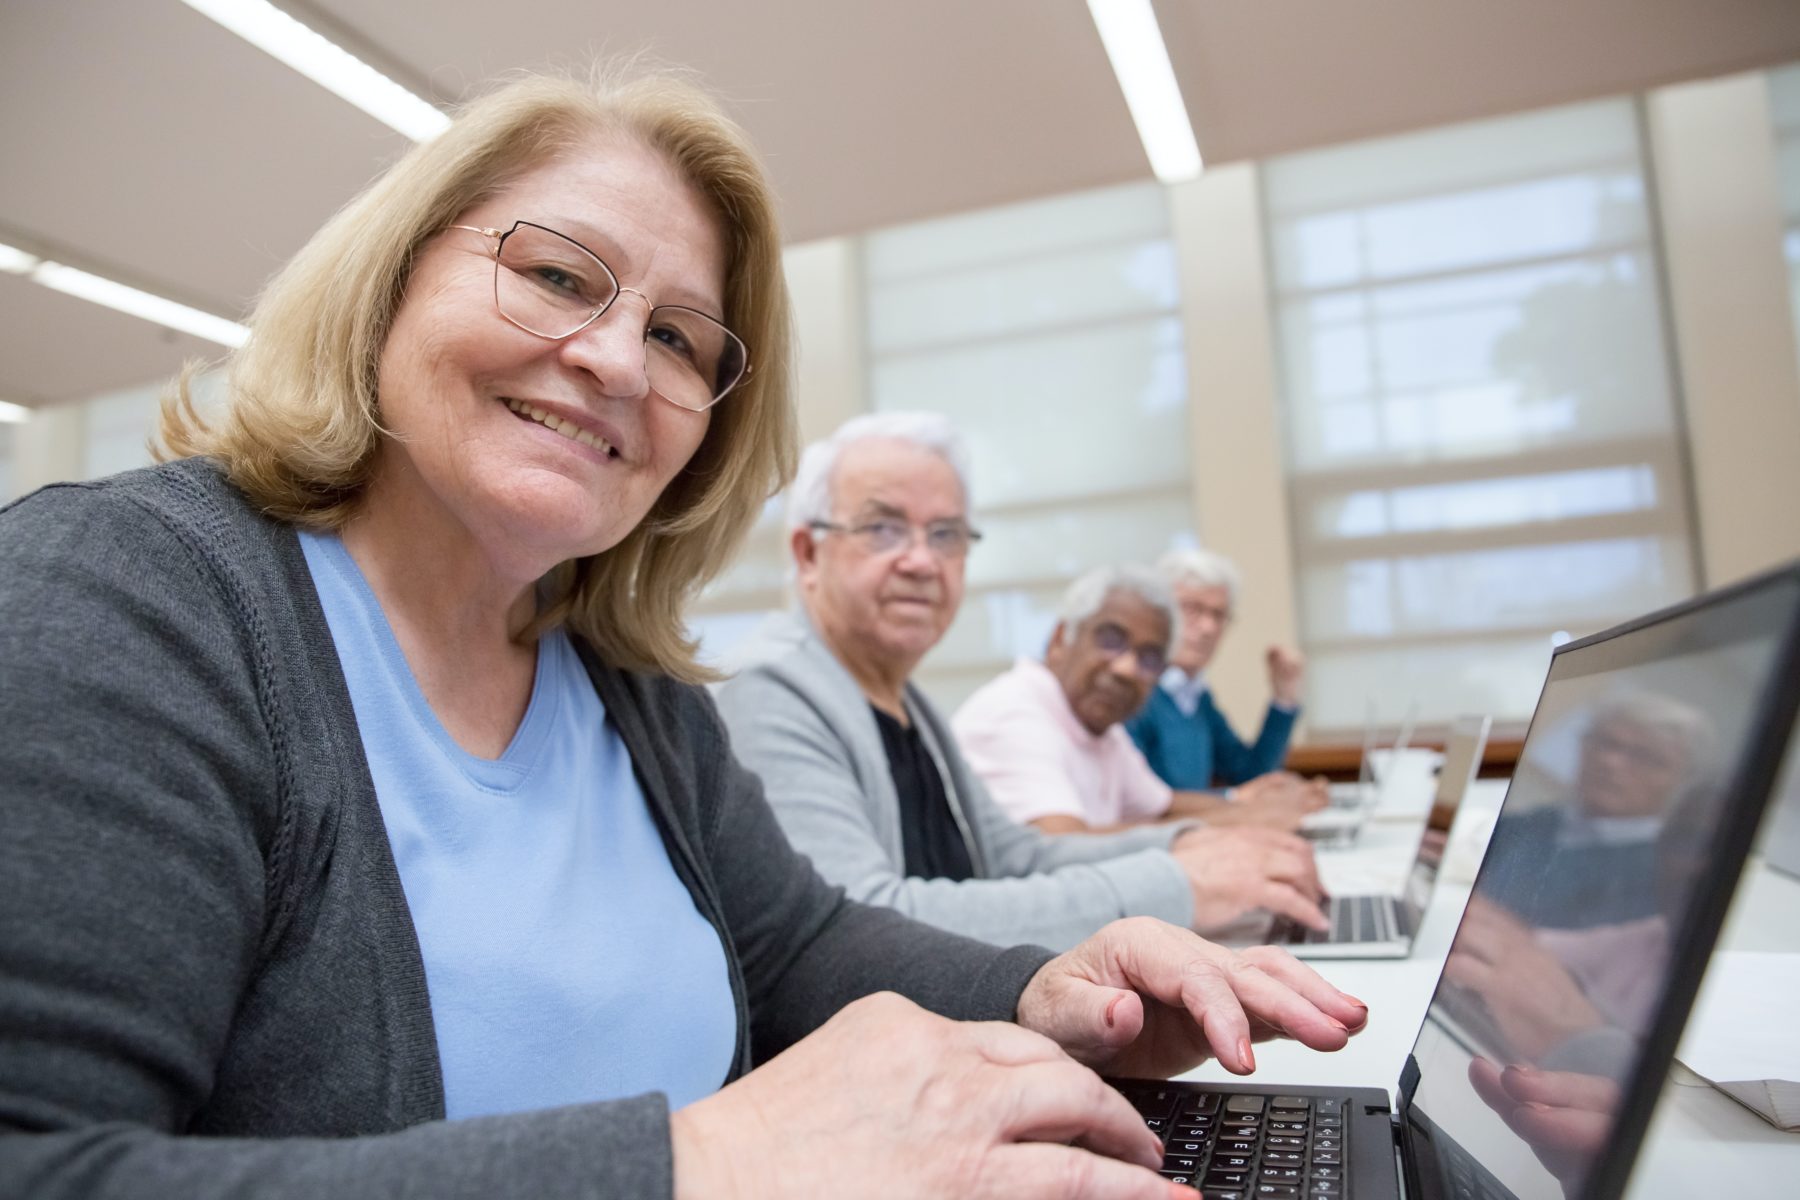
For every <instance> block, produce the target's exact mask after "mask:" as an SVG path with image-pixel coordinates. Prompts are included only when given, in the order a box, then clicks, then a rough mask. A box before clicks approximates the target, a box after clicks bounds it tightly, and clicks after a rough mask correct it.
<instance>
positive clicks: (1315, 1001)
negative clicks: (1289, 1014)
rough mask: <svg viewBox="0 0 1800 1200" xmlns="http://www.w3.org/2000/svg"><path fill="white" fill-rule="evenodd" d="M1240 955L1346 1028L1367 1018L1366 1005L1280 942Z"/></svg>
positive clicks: (1353, 1026) (1357, 1026) (1366, 1020)
mask: <svg viewBox="0 0 1800 1200" xmlns="http://www.w3.org/2000/svg"><path fill="white" fill-rule="evenodd" d="M1241 957H1243V958H1244V959H1246V960H1248V961H1249V962H1250V963H1252V964H1253V965H1255V967H1256V968H1257V969H1258V970H1260V971H1261V972H1262V973H1263V974H1265V975H1267V976H1268V977H1269V978H1271V979H1274V980H1278V981H1279V982H1281V983H1282V984H1285V985H1286V986H1287V987H1289V988H1292V989H1293V990H1294V991H1295V992H1297V993H1298V994H1299V995H1300V996H1301V997H1303V998H1304V999H1305V1000H1306V1001H1307V1003H1309V1004H1311V1005H1312V1006H1313V1007H1314V1008H1317V1009H1318V1010H1319V1011H1320V1012H1322V1013H1324V1014H1325V1015H1327V1016H1329V1017H1331V1018H1333V1019H1334V1020H1336V1021H1337V1022H1338V1023H1339V1024H1341V1025H1343V1026H1344V1027H1345V1028H1346V1029H1361V1028H1362V1027H1363V1026H1364V1025H1365V1024H1366V1023H1367V1022H1368V1020H1369V1006H1368V1005H1366V1004H1364V1003H1363V1002H1362V1001H1361V1000H1358V999H1357V998H1356V997H1354V996H1348V995H1345V994H1344V993H1343V992H1341V991H1339V990H1338V989H1337V988H1335V987H1333V986H1332V985H1331V983H1330V982H1329V981H1328V980H1326V978H1325V977H1324V976H1323V975H1320V974H1319V973H1318V972H1317V971H1315V970H1313V969H1312V968H1311V967H1309V966H1307V965H1306V964H1305V963H1303V962H1301V961H1300V960H1299V959H1297V958H1295V957H1294V956H1293V955H1292V954H1289V953H1288V952H1287V951H1286V950H1283V949H1282V948H1281V947H1280V946H1253V947H1251V948H1250V949H1248V950H1245V951H1243V952H1242V954H1241Z"/></svg>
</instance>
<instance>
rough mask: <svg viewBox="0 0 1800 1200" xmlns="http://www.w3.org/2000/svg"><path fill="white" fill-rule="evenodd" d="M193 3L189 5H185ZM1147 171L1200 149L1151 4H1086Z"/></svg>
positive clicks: (1185, 161) (1172, 168)
mask: <svg viewBox="0 0 1800 1200" xmlns="http://www.w3.org/2000/svg"><path fill="white" fill-rule="evenodd" d="M189 3H192V0H189ZM1088 12H1089V13H1091V14H1092V15H1093V18H1094V27H1095V28H1096V29H1098V30H1099V31H1100V42H1101V44H1102V45H1104V46H1105V47H1106V57H1107V58H1108V59H1109V60H1111V62H1112V69H1113V74H1114V75H1116V76H1117V77H1118V80H1119V90H1120V91H1122V92H1124V93H1125V106H1126V107H1127V108H1129V109H1130V110H1131V120H1132V122H1133V123H1134V124H1136V125H1137V131H1138V138H1139V140H1141V141H1142V142H1143V143H1144V153H1145V154H1147V155H1149V156H1150V169H1151V170H1152V171H1154V172H1155V173H1156V177H1157V179H1159V180H1161V181H1162V182H1163V183H1181V182H1183V181H1184V180H1188V179H1192V178H1194V177H1195V176H1197V175H1199V174H1200V166H1201V164H1200V147H1199V145H1198V144H1197V143H1196V142H1195V141H1194V128H1193V125H1192V124H1190V123H1189V121H1188V114H1187V105H1185V104H1184V103H1182V100H1181V87H1180V85H1178V84H1177V83H1176V82H1175V68H1174V67H1173V66H1172V65H1170V63H1169V51H1168V47H1166V46H1165V45H1164V44H1163V37H1162V29H1161V28H1160V27H1159V26H1158V25H1157V23H1156V11H1155V10H1154V9H1152V8H1151V7H1150V0H1088Z"/></svg>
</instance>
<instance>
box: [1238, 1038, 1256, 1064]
mask: <svg viewBox="0 0 1800 1200" xmlns="http://www.w3.org/2000/svg"><path fill="white" fill-rule="evenodd" d="M1238 1061H1239V1062H1241V1063H1243V1064H1244V1070H1246V1071H1254V1070H1256V1055H1254V1054H1252V1053H1250V1039H1249V1038H1244V1039H1243V1040H1242V1041H1240V1042H1238Z"/></svg>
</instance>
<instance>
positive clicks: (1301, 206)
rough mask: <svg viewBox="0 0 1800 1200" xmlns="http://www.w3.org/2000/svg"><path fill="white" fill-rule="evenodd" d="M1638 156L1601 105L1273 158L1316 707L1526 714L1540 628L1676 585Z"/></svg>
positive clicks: (1676, 522)
mask: <svg viewBox="0 0 1800 1200" xmlns="http://www.w3.org/2000/svg"><path fill="white" fill-rule="evenodd" d="M1641 164H1642V155H1641V153H1640V150H1639V147H1638V126H1637V120H1636V115H1635V113H1634V111H1633V108H1632V105H1631V103H1630V101H1628V100H1616V101H1605V102H1602V103H1598V104H1584V105H1576V106H1572V107H1569V108H1563V109H1555V110H1548V111H1544V112H1537V113H1529V114H1526V115H1524V116H1519V117H1509V118H1503V119H1499V120H1493V121H1482V122H1475V123H1472V124H1467V125H1460V126H1454V127H1448V128H1444V129H1436V130H1429V131H1426V132H1424V133H1419V134H1413V135H1408V136H1405V137H1397V138H1386V139H1382V140H1379V141H1371V142H1364V143H1360V144H1356V145H1351V146H1342V147H1336V148H1333V149H1330V150H1326V151H1320V152H1314V153H1307V154H1299V155H1293V156H1290V157H1288V158H1284V159H1281V160H1278V161H1275V162H1273V163H1270V164H1269V165H1268V166H1267V169H1266V170H1265V173H1264V184H1265V195H1266V203H1267V207H1268V211H1269V213H1270V222H1269V226H1268V232H1267V236H1268V239H1269V255H1270V259H1271V263H1272V269H1273V273H1274V275H1275V277H1276V280H1277V295H1276V329H1277V334H1278V339H1279V347H1278V354H1279V356H1280V361H1281V365H1282V379H1283V388H1284V393H1285V401H1286V418H1287V419H1286V422H1285V425H1284V428H1285V432H1286V438H1287V452H1288V468H1289V475H1290V480H1291V489H1290V494H1291V499H1292V504H1291V514H1292V520H1293V522H1294V544H1295V556H1296V560H1297V566H1298V573H1297V574H1298V579H1299V582H1300V610H1301V619H1302V630H1303V638H1304V640H1305V642H1306V645H1307V647H1308V648H1309V650H1310V652H1311V654H1312V660H1313V663H1314V677H1313V688H1312V690H1313V695H1312V698H1311V704H1310V713H1311V718H1312V721H1313V723H1314V724H1315V725H1317V726H1323V727H1338V728H1358V727H1360V726H1361V724H1362V721H1363V716H1362V711H1363V700H1364V697H1365V696H1366V695H1367V694H1368V692H1369V691H1370V689H1371V688H1375V689H1385V690H1386V691H1388V692H1391V693H1393V695H1392V696H1391V697H1390V699H1391V700H1392V701H1393V703H1391V704H1390V705H1389V709H1390V713H1391V714H1392V718H1393V719H1398V715H1399V713H1400V712H1401V711H1403V710H1404V708H1405V705H1406V702H1407V700H1408V699H1410V698H1414V697H1416V698H1417V699H1418V700H1419V701H1420V704H1421V714H1420V715H1421V716H1422V717H1423V718H1424V719H1426V720H1441V719H1444V718H1447V717H1450V716H1452V715H1454V714H1455V713H1456V712H1458V711H1466V710H1473V711H1491V712H1493V713H1494V714H1495V715H1496V716H1498V717H1500V718H1501V719H1508V718H1511V719H1519V718H1523V717H1525V716H1527V715H1528V714H1529V713H1530V711H1531V708H1532V704H1533V702H1534V700H1535V696H1536V683H1537V681H1538V680H1539V679H1541V677H1542V671H1543V668H1544V663H1545V661H1547V659H1546V656H1547V654H1548V649H1549V647H1548V643H1547V640H1545V639H1547V638H1548V637H1549V635H1550V633H1551V632H1554V631H1557V630H1566V631H1571V632H1582V633H1585V632H1591V631H1592V630H1594V629H1597V628H1600V627H1603V626H1606V625H1610V624H1613V623H1615V622H1617V621H1620V620H1623V619H1625V618H1628V617H1630V616H1634V615H1636V614H1638V613H1641V612H1645V611H1648V610H1650V609H1652V608H1655V607H1658V606H1660V605H1663V604H1666V603H1668V602H1670V601H1673V600H1676V599H1679V598H1681V597H1683V596H1686V595H1689V594H1690V593H1691V592H1692V589H1693V586H1694V567H1693V562H1692V554H1691V550H1690V546H1691V538H1690V536H1689V532H1688V525H1687V507H1688V504H1687V495H1686V482H1685V478H1684V477H1683V476H1682V475H1681V473H1680V471H1679V469H1678V468H1677V467H1676V465H1675V464H1678V463H1679V462H1680V457H1681V456H1680V449H1679V438H1680V436H1681V430H1680V425H1679V418H1678V415H1677V410H1676V404H1675V400H1674V388H1673V385H1672V383H1671V380H1670V362H1669V355H1668V353H1667V348H1666V346H1665V345H1664V338H1663V329H1664V320H1663V315H1662V311H1661V297H1660V293H1659V290H1658V284H1657V279H1658V265H1657V256H1658V254H1659V248H1658V246H1657V245H1656V243H1655V239H1654V232H1653V230H1652V228H1651V222H1650V214H1649V208H1648V204H1647V200H1646V188H1645V184H1644V180H1643V174H1642V165H1641ZM1522 639H1536V640H1535V641H1533V640H1522ZM1494 656H1498V657H1497V658H1495V659H1494V662H1493V663H1492V664H1490V663H1489V659H1490V658H1492V657H1494ZM1361 671H1367V672H1370V676H1369V677H1368V678H1363V679H1358V678H1357V677H1356V676H1357V673H1358V672H1361ZM1433 673H1435V674H1433ZM1376 676H1382V677H1381V678H1376ZM1427 676H1429V677H1427Z"/></svg>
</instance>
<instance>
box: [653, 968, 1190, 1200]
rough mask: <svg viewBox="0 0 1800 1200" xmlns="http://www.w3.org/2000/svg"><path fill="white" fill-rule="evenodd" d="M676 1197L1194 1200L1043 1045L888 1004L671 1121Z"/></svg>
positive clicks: (1097, 1084) (1142, 1132) (884, 998)
mask: <svg viewBox="0 0 1800 1200" xmlns="http://www.w3.org/2000/svg"><path fill="white" fill-rule="evenodd" d="M669 1128H670V1141H671V1143H672V1147H673V1152H674V1174H675V1197H676V1200H718V1198H720V1197H726V1198H728V1200H749V1198H752V1197H757V1198H760V1197H770V1198H771V1200H773V1198H776V1197H779V1198H780V1200H792V1198H796V1197H800V1198H806V1197H821V1198H823V1197H828V1196H865V1197H876V1198H880V1197H889V1196H893V1197H900V1196H966V1197H974V1198H977V1200H1012V1198H1014V1197H1017V1198H1019V1200H1025V1198H1026V1197H1031V1198H1033V1200H1038V1198H1041V1197H1051V1198H1064V1200H1073V1198H1074V1197H1076V1196H1081V1197H1092V1198H1095V1200H1172V1198H1173V1197H1175V1196H1182V1195H1185V1196H1190V1197H1191V1196H1192V1195H1193V1193H1192V1192H1188V1191H1185V1190H1178V1189H1176V1188H1175V1187H1174V1186H1173V1185H1171V1184H1170V1183H1169V1182H1168V1181H1167V1180H1165V1179H1163V1178H1162V1177H1160V1176H1159V1175H1158V1174H1157V1173H1156V1172H1157V1169H1158V1168H1159V1167H1160V1166H1161V1165H1162V1161H1163V1153H1162V1141H1161V1139H1160V1138H1159V1137H1158V1136H1157V1135H1156V1134H1154V1133H1152V1132H1150V1130H1149V1129H1148V1128H1146V1126H1145V1124H1144V1119H1143V1118H1142V1117H1141V1116H1139V1115H1138V1113H1137V1111H1136V1110H1135V1109H1133V1108H1132V1106H1131V1104H1130V1103H1129V1102H1128V1101H1127V1100H1126V1099H1125V1097H1123V1096H1121V1095H1120V1094H1119V1093H1118V1092H1116V1091H1114V1090H1113V1089H1112V1088H1111V1087H1109V1086H1107V1085H1106V1084H1105V1083H1102V1082H1101V1080H1100V1077H1099V1076H1097V1075H1095V1074H1094V1073H1093V1072H1092V1071H1090V1070H1089V1069H1088V1068H1086V1067H1084V1066H1082V1065H1081V1064H1079V1063H1077V1062H1074V1061H1073V1060H1071V1059H1070V1058H1069V1057H1068V1056H1067V1055H1066V1054H1064V1053H1063V1052H1062V1051H1061V1050H1060V1049H1058V1048H1057V1046H1056V1044H1055V1043H1054V1042H1052V1041H1051V1040H1050V1039H1048V1038H1045V1037H1042V1036H1040V1035H1039V1034H1036V1033H1032V1032H1029V1031H1027V1030H1024V1029H1020V1028H1018V1027H1017V1026H1015V1025H1008V1024H1004V1023H1001V1022H992V1021H990V1022H967V1023H965V1022H958V1021H951V1020H948V1019H946V1018H944V1017H939V1016H934V1015H932V1014H931V1013H928V1012H926V1011H925V1010H924V1009H922V1008H919V1007H918V1006H917V1005H915V1004H913V1003H912V1002H911V1001H909V1000H904V999H902V998H901V997H899V996H896V995H893V994H892V993H882V994H879V995H875V996H869V997H865V998H864V999H861V1000H858V1001H856V1002H855V1003H854V1004H850V1005H848V1006H847V1007H845V1008H844V1009H843V1010H842V1011H841V1012H839V1013H838V1014H837V1015H836V1016H835V1017H833V1018H832V1019H831V1020H829V1021H827V1022H826V1023H825V1024H824V1025H822V1026H821V1027H820V1028H819V1029H817V1030H815V1031H814V1032H813V1033H812V1034H811V1035H810V1036H809V1037H806V1038H803V1039H801V1040H800V1041H799V1042H796V1043H795V1044H794V1045H792V1046H790V1047H789V1048H788V1049H787V1050H786V1051H784V1052H783V1053H781V1054H779V1055H777V1056H776V1057H775V1058H773V1059H770V1060H769V1061H768V1062H766V1063H764V1064H763V1065H762V1066H760V1067H758V1068H757V1069H756V1070H754V1071H752V1072H750V1074H748V1075H746V1076H744V1077H743V1078H742V1079H739V1080H738V1081H737V1082H735V1083H733V1084H731V1085H729V1086H728V1087H725V1088H723V1089H721V1090H720V1091H718V1092H715V1093H714V1094H713V1095H711V1096H708V1097H706V1098H705V1099H703V1100H697V1101H695V1102H694V1103H693V1104H690V1105H688V1106H687V1107H686V1108H684V1109H681V1110H680V1111H679V1112H677V1113H675V1114H674V1115H673V1117H672V1118H671V1120H670V1127H669Z"/></svg>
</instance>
